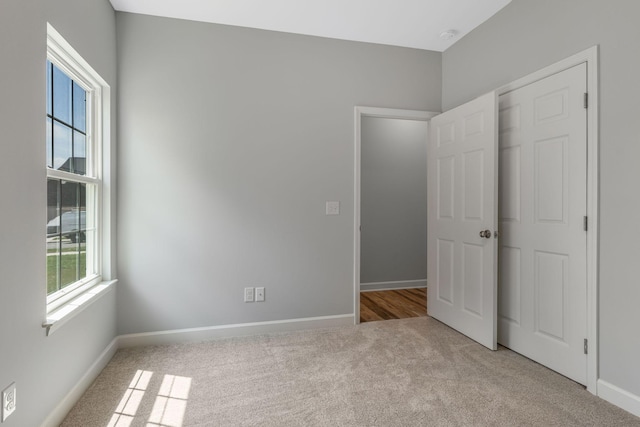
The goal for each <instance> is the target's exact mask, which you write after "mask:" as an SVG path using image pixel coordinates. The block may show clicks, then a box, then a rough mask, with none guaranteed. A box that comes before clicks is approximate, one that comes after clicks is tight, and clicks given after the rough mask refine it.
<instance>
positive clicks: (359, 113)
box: [353, 106, 440, 325]
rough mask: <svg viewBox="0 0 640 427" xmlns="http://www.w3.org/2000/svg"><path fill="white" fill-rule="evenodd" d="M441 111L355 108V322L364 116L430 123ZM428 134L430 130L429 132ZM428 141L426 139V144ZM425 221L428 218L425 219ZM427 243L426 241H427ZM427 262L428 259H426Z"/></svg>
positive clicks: (357, 319) (356, 318) (357, 313)
mask: <svg viewBox="0 0 640 427" xmlns="http://www.w3.org/2000/svg"><path fill="white" fill-rule="evenodd" d="M438 114H440V113H436V112H430V111H418V110H398V109H393V108H377V107H360V106H356V107H355V109H354V115H355V117H354V118H355V138H354V141H355V144H354V149H355V156H354V158H355V174H354V192H353V193H354V195H355V198H354V204H353V205H354V210H353V211H354V215H353V248H354V249H353V266H354V267H353V305H354V306H353V312H354V323H355V324H356V325H357V324H359V323H360V162H361V147H362V140H361V136H362V134H361V125H362V117H378V118H384V119H401V120H418V121H423V122H427V126H428V123H429V119H431V117H433V116H437V115H438ZM427 135H428V132H427ZM427 142H428V136H427V139H425V141H424V143H425V146H426V144H427ZM425 167H426V163H425ZM424 220H425V222H426V221H427V218H425V219H424ZM425 243H426V242H425ZM424 262H425V263H426V262H427V260H426V259H425V260H424Z"/></svg>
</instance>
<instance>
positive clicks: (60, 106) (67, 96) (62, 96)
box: [52, 66, 71, 125]
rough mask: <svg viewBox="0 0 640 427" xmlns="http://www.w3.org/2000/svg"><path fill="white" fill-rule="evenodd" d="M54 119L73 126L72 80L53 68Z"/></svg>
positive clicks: (56, 68)
mask: <svg viewBox="0 0 640 427" xmlns="http://www.w3.org/2000/svg"><path fill="white" fill-rule="evenodd" d="M52 97H53V117H55V118H56V119H58V120H61V121H63V122H65V123H67V124H69V125H70V124H71V79H70V78H69V77H68V76H67V75H66V74H65V73H63V72H62V71H60V69H58V67H55V66H54V67H53V93H52Z"/></svg>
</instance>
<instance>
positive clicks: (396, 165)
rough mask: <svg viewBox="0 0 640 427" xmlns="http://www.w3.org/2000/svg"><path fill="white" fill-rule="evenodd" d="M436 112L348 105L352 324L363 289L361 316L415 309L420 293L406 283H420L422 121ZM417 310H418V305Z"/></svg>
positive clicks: (383, 315)
mask: <svg viewBox="0 0 640 427" xmlns="http://www.w3.org/2000/svg"><path fill="white" fill-rule="evenodd" d="M436 114H437V113H431V112H424V111H414V110H395V109H385V108H373V107H356V108H355V124H356V138H355V160H356V162H355V163H356V165H355V170H356V173H355V196H356V197H355V198H356V200H355V212H354V230H355V236H354V248H355V250H354V313H355V322H356V323H360V321H361V313H360V309H361V296H360V292H361V291H364V292H371V294H370V295H368V297H367V298H366V300H367V303H368V307H365V309H364V310H367V313H368V314H367V315H366V316H364V317H363V320H367V319H370V320H382V319H384V318H401V317H408V316H410V315H411V313H419V312H420V311H419V310H418V309H417V307H416V306H414V305H413V304H415V303H416V301H419V299H420V298H421V296H420V295H418V294H419V293H420V291H418V292H417V294H416V295H412V294H411V292H410V291H408V289H407V288H424V286H426V212H423V211H425V209H426V172H425V171H426V161H425V160H424V159H425V158H426V146H427V136H428V120H429V119H430V118H431V117H433V116H435V115H436ZM363 145H364V147H363ZM422 175H424V176H422ZM412 195H413V196H415V197H412ZM422 205H424V207H423V206H422ZM403 304H404V305H403ZM418 304H419V303H418ZM383 307H386V308H383ZM424 308H425V311H426V303H425V306H424ZM376 310H377V313H378V314H375V312H376Z"/></svg>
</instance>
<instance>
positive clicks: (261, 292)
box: [256, 288, 264, 302]
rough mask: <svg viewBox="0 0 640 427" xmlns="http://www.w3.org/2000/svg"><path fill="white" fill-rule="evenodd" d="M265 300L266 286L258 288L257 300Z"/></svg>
mask: <svg viewBox="0 0 640 427" xmlns="http://www.w3.org/2000/svg"><path fill="white" fill-rule="evenodd" d="M262 301H264V288H256V302H262Z"/></svg>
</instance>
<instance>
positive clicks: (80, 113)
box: [73, 82, 87, 132]
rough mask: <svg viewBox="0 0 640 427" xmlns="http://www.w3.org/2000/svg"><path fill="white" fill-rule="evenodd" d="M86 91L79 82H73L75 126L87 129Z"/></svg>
mask: <svg viewBox="0 0 640 427" xmlns="http://www.w3.org/2000/svg"><path fill="white" fill-rule="evenodd" d="M85 99H86V92H85V90H84V89H82V88H81V87H80V86H78V84H77V83H75V82H74V83H73V127H74V128H76V129H78V130H80V131H82V132H86V131H87V113H86V112H87V107H86V106H85Z"/></svg>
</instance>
